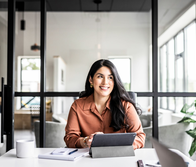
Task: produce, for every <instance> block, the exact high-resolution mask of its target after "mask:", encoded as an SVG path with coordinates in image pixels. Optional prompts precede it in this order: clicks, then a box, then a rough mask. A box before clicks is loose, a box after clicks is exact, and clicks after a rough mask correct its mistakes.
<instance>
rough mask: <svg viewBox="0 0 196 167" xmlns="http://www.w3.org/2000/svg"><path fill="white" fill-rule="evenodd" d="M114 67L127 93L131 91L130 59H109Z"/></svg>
mask: <svg viewBox="0 0 196 167" xmlns="http://www.w3.org/2000/svg"><path fill="white" fill-rule="evenodd" d="M109 60H110V61H111V62H113V63H114V65H115V66H116V68H117V70H118V73H119V75H120V77H121V80H122V83H123V85H124V87H125V89H126V90H127V91H130V90H131V59H126V58H124V59H123V58H121V59H120V58H116V59H109Z"/></svg>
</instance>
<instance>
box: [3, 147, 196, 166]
mask: <svg viewBox="0 0 196 167" xmlns="http://www.w3.org/2000/svg"><path fill="white" fill-rule="evenodd" d="M52 150H54V148H36V149H35V157H33V158H16V150H15V149H12V150H10V151H8V152H7V153H6V154H4V155H3V156H1V157H0V166H2V167H60V166H65V167H76V166H77V167H105V166H107V167H108V166H109V167H137V163H136V162H137V160H139V159H142V160H158V158H157V155H156V152H155V150H154V149H150V148H149V149H146V148H143V149H137V150H135V156H133V157H115V158H97V159H93V158H91V157H89V156H87V157H82V158H81V159H79V160H78V161H60V160H48V159H38V158H37V155H38V154H39V153H46V152H50V151H52ZM173 151H175V152H176V153H178V154H179V155H181V156H182V157H183V158H184V160H185V161H187V162H189V167H195V166H196V162H194V161H193V160H191V159H190V158H188V157H187V156H185V155H184V154H182V153H181V152H179V151H177V150H173Z"/></svg>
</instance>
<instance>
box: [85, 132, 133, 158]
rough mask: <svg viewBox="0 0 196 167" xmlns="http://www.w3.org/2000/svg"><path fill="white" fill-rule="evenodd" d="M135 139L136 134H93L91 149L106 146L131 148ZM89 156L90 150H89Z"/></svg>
mask: <svg viewBox="0 0 196 167" xmlns="http://www.w3.org/2000/svg"><path fill="white" fill-rule="evenodd" d="M135 137H136V133H133V132H132V133H105V134H95V135H94V136H93V141H92V143H91V147H106V146H131V145H132V144H133V142H134V139H135ZM89 153H90V155H91V149H90V150H89Z"/></svg>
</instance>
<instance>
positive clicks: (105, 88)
mask: <svg viewBox="0 0 196 167" xmlns="http://www.w3.org/2000/svg"><path fill="white" fill-rule="evenodd" d="M100 88H101V89H104V90H107V89H109V87H103V86H100Z"/></svg>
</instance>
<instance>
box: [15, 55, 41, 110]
mask: <svg viewBox="0 0 196 167" xmlns="http://www.w3.org/2000/svg"><path fill="white" fill-rule="evenodd" d="M18 65H19V68H18V73H20V74H19V76H20V80H19V81H20V83H18V87H19V89H20V90H21V92H39V91H40V59H39V58H36V57H35V58H32V57H30V56H29V57H26V56H20V57H19V64H18ZM19 69H20V70H19ZM39 105H40V98H39V97H21V100H20V108H21V109H24V108H26V109H29V108H30V107H35V106H39Z"/></svg>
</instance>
